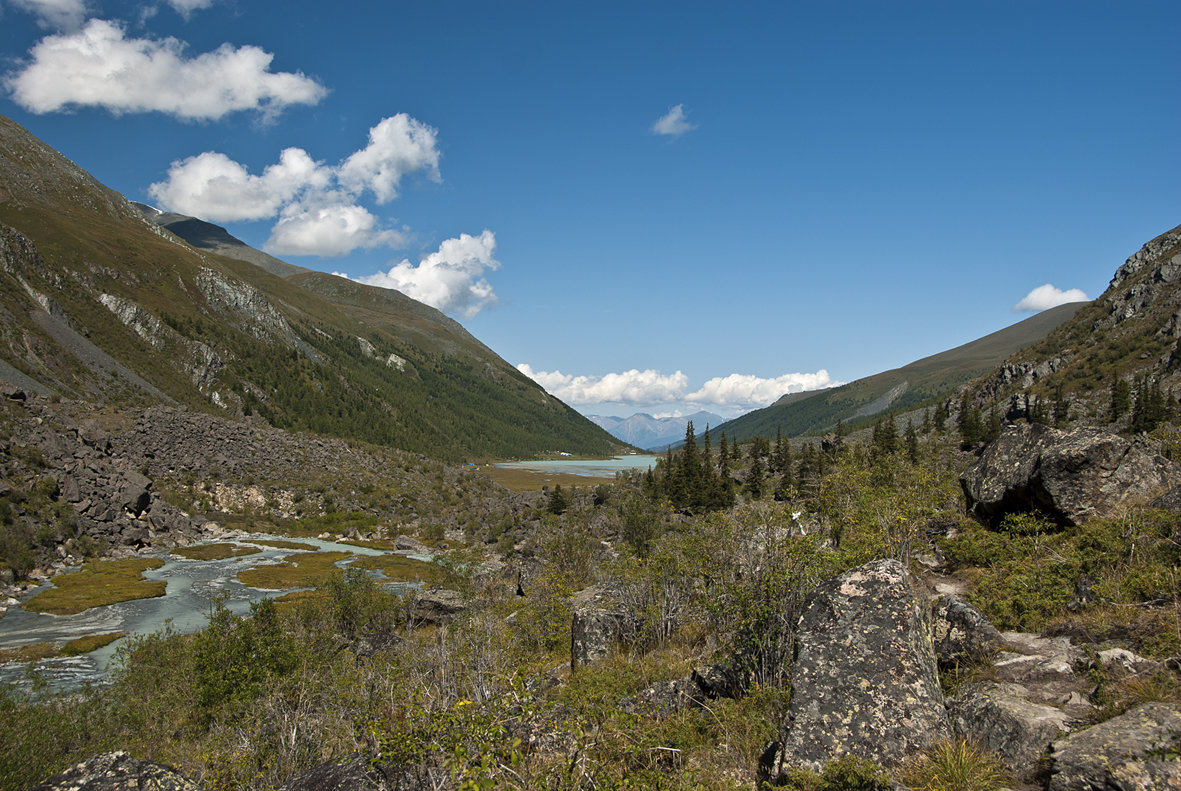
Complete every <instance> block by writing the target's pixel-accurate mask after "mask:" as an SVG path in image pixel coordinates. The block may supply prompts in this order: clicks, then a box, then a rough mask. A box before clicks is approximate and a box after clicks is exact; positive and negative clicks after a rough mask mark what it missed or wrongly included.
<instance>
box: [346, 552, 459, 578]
mask: <svg viewBox="0 0 1181 791" xmlns="http://www.w3.org/2000/svg"><path fill="white" fill-rule="evenodd" d="M351 565H353V566H354V567H356V568H361V569H369V570H374V569H376V570H378V571H380V572H381V573H383V574H385V577H386V581H388V582H426V583H438V582H443V581H444V580H446V578H447V576H448V575H447V571H446V570H445V569H443V568H442V567H441V566H436V565H435V564H434V563H427V562H425V561H422V560H415V559H414V558H408V557H406V556H405V555H394V554H386V555H365V556H362V557H358V558H357V559H356V560H354V561H353V562H352V564H351Z"/></svg>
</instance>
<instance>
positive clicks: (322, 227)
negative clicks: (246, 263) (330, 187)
mask: <svg viewBox="0 0 1181 791" xmlns="http://www.w3.org/2000/svg"><path fill="white" fill-rule="evenodd" d="M404 241H405V240H404V239H403V237H402V235H401V234H400V233H398V232H397V231H391V230H381V229H380V228H379V227H378V222H377V218H376V217H374V216H373V215H372V214H370V213H369V211H368V210H367V209H366V208H365V207H363V206H357V205H351V204H343V203H337V204H331V205H324V206H305V205H303V204H300V203H293V204H291V205H289V206H286V207H284V209H283V213H282V215H281V216H280V218H279V222H277V223H276V224H275V227H274V228H273V229H271V237H270V238H269V239H268V240H267V242H266V244H265V245H263V248H264V249H265V250H266V251H267V252H269V253H273V254H275V255H318V256H320V257H321V258H332V257H339V256H345V255H348V254H349V253H351V252H352V251H353V250H356V249H358V248H366V249H368V248H373V247H378V246H380V245H386V246H388V247H394V248H396V247H400V246H401V245H402V244H403V242H404Z"/></svg>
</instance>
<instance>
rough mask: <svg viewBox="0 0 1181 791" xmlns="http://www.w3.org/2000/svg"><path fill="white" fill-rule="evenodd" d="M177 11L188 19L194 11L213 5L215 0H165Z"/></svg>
mask: <svg viewBox="0 0 1181 791" xmlns="http://www.w3.org/2000/svg"><path fill="white" fill-rule="evenodd" d="M165 2H167V3H168V5H170V6H172V9H173V10H174V11H176V13H178V14H180V15H181V16H183V17H184V18H185V19H188V18H189V17H191V16H192V15H193V12H194V11H202V10H204V9H206V8H209V7H210V6H212V5H213V2H214V0H165Z"/></svg>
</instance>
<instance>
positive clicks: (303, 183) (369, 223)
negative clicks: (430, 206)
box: [148, 113, 495, 299]
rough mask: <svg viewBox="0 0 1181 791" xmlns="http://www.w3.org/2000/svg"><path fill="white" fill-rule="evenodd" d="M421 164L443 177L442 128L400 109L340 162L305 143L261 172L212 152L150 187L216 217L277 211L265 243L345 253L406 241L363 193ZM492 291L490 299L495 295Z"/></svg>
mask: <svg viewBox="0 0 1181 791" xmlns="http://www.w3.org/2000/svg"><path fill="white" fill-rule="evenodd" d="M414 171H425V173H426V175H427V176H428V177H429V178H431V179H434V180H438V179H439V149H438V132H436V131H435V129H433V128H432V127H430V126H427V125H426V124H424V123H422V122H420V121H417V120H415V119H414V118H411V117H410V116H408V115H406V114H405V113H400V114H398V115H395V116H392V117H390V118H385V119H382V120H381V121H380V122H379V123H378V124H377V125H376V126H374V127H373V128H372V129H370V130H369V143H368V145H367V146H366V147H365V148H363V149H361V150H360V151H357V152H355V153H353V154H351V155H350V156H348V157H346V158H345V159H344V160H343V161H342V162H341V163H340V164H339V165H336V166H330V165H326V164H325V163H323V162H318V161H316V160H314V159H312V157H311V155H310V154H308V152H307V151H305V150H303V149H302V148H288V149H286V150H284V151H283V153H282V154H280V155H279V161H278V162H277V163H275V164H273V165H269V166H268V167H266V168H265V169H264V170H263V171H262V173H261V174H258V175H255V174H252V173H250V171H249V170H247V168H246V166H245V165H242V164H241V163H239V162H235V161H234V160H232V159H230V158H229V157H227V156H226V155H225V154H221V153H218V152H215V151H206V152H204V153H202V154H198V155H196V156H193V157H188V158H187V159H182V160H178V161H176V162H173V163H172V165H171V166H170V167H169V169H168V177H167V178H166V179H165V180H164V181H160V182H157V183H155V184H152V185H151V186H150V187H148V194H149V195H151V196H152V198H153V200H155V201H156V202H157V203H158V204H159V205H160V206H161V207H163V208H165V209H167V210H169V211H174V212H179V213H181V214H190V215H192V216H194V217H200V218H201V219H203V220H208V221H210V222H233V221H238V220H264V219H269V218H273V217H277V218H278V222H277V223H276V224H275V227H274V228H273V229H272V232H271V237H270V239H269V240H268V242H267V243H266V245H265V247H266V249H267V250H268V251H270V252H272V253H276V254H280V255H318V256H321V257H329V256H343V255H347V254H349V253H350V252H352V251H353V250H357V249H362V248H364V249H369V248H373V247H377V246H388V247H392V248H395V249H396V248H398V247H401V246H402V245H403V244H404V242H405V239H404V237H403V235H402V234H401V233H400V232H398V231H395V230H391V229H384V228H382V227H380V222H379V220H378V218H377V217H376V216H374V215H373V214H372V213H371V212H370V211H369V210H368V209H366V208H365V207H364V206H362V205H360V203H359V199H360V197H361V196H362V194H363V193H365V192H372V193H373V195H374V196H375V197H376V198H377V201H378V202H379V203H385V202H386V201H389V200H391V199H393V198H394V197H396V196H397V194H398V193H397V190H398V186H399V184H400V183H401V180H402V179H403V178H404V177H405V176H407V175H408V174H410V173H413V172H414ZM468 238H471V237H468ZM445 244H446V243H445ZM404 263H406V265H407V266H408V267H409V268H410V269H411V270H413V269H415V267H413V266H412V265H410V264H409V263H408V262H404ZM399 266H401V264H399ZM395 268H396V267H395ZM493 268H495V267H493ZM407 278H408V279H409V280H414V277H411V276H410V275H407ZM428 279H436V278H428ZM476 286H478V282H474V283H473V287H476ZM488 291H489V294H488V295H486V296H485V297H484V298H485V299H494V297H493V296H491V289H490V288H489V289H488Z"/></svg>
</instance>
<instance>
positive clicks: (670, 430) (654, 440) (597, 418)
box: [587, 411, 726, 451]
mask: <svg viewBox="0 0 1181 791" xmlns="http://www.w3.org/2000/svg"><path fill="white" fill-rule="evenodd" d="M587 418H588V419H589V420H590V421H591V422H593V423H595V424H596V425H598V426H601V427H602V428H603V429H605V430H606V431H607V432H608V433H609V434H611V436H613V437H616V438H618V439H621V440H623V441H624V442H627V443H629V444H631V445H635V446H636V447H637V448H644V449H645V450H655V451H663V450H666V449H667V448H668V447H669V445H676V444H677V443H678V442H681V441H682V440H684V439H685V426H686V425H687V424H688V422H689V421H690V420H692V421H693V430H694V431H696V432H702V431H704V430H705V428H706V426H717V425H719V424H721V423H724V422H725V420H726V419H725V418H724V417H721V416H719V415H715V414H714V413H712V412H705V411H701V412H694V413H693V414H692V415H686V416H685V417H652V416H651V415H649V414H645V413H644V412H637V413H636V414H634V415H632V416H631V417H613V416H611V415H587Z"/></svg>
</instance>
